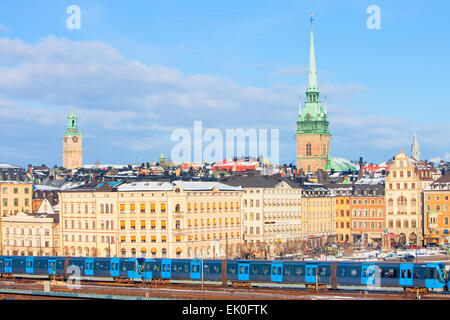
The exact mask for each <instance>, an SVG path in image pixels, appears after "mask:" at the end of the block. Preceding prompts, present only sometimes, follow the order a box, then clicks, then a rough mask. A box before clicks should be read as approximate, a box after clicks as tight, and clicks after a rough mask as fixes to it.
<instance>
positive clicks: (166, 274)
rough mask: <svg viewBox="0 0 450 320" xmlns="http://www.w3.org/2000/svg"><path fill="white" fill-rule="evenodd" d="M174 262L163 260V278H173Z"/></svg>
mask: <svg viewBox="0 0 450 320" xmlns="http://www.w3.org/2000/svg"><path fill="white" fill-rule="evenodd" d="M171 270H172V260H171V259H162V261H161V278H162V279H170V278H171V277H172V272H171Z"/></svg>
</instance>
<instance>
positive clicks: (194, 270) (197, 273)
mask: <svg viewBox="0 0 450 320" xmlns="http://www.w3.org/2000/svg"><path fill="white" fill-rule="evenodd" d="M201 265H202V263H201V261H200V260H191V279H201V269H200V268H201Z"/></svg>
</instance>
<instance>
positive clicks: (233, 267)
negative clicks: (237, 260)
mask: <svg viewBox="0 0 450 320" xmlns="http://www.w3.org/2000/svg"><path fill="white" fill-rule="evenodd" d="M228 272H229V273H231V274H236V266H234V265H228Z"/></svg>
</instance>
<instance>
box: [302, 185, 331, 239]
mask: <svg viewBox="0 0 450 320" xmlns="http://www.w3.org/2000/svg"><path fill="white" fill-rule="evenodd" d="M302 223H303V228H302V235H303V239H305V240H307V241H308V244H309V245H310V246H323V245H324V244H326V243H327V242H330V241H333V240H335V239H336V199H335V196H334V195H332V194H331V193H330V191H329V190H328V189H327V188H324V187H321V186H312V187H308V188H307V189H305V190H303V194H302Z"/></svg>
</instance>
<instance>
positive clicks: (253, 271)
mask: <svg viewBox="0 0 450 320" xmlns="http://www.w3.org/2000/svg"><path fill="white" fill-rule="evenodd" d="M250 273H251V274H258V268H257V267H255V266H252V268H251V271H250Z"/></svg>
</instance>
